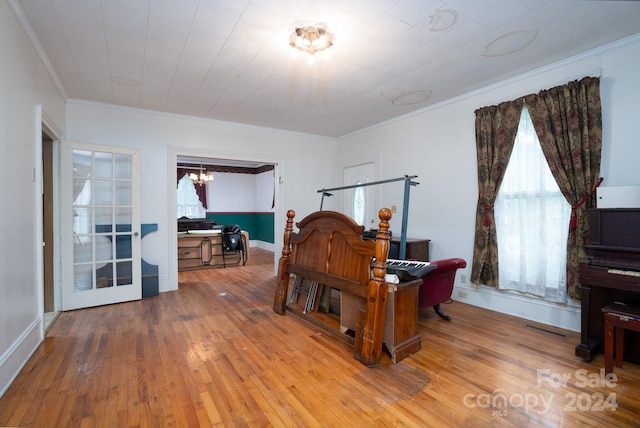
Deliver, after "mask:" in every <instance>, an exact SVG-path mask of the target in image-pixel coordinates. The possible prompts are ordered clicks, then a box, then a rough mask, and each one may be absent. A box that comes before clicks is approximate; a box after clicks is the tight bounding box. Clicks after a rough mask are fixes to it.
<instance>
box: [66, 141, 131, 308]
mask: <svg viewBox="0 0 640 428" xmlns="http://www.w3.org/2000/svg"><path fill="white" fill-rule="evenodd" d="M139 171H140V154H139V151H137V150H131V149H124V148H115V147H110V146H96V145H89V144H78V143H67V144H65V145H64V149H63V150H62V155H61V184H62V185H61V187H62V189H61V199H62V207H61V222H62V225H61V230H62V248H63V251H62V253H63V254H62V264H63V265H62V275H63V281H62V284H63V285H62V309H63V310H65V311H66V310H72V309H78V308H86V307H91V306H99V305H106V304H111V303H118V302H125V301H130V300H137V299H140V298H142V279H141V255H140V241H141V236H140V208H139V201H140V172H139Z"/></svg>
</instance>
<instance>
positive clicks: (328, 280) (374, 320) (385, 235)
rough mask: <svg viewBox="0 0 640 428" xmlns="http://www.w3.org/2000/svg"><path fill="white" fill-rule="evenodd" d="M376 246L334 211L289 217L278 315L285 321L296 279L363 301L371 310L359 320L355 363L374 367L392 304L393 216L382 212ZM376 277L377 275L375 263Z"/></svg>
mask: <svg viewBox="0 0 640 428" xmlns="http://www.w3.org/2000/svg"><path fill="white" fill-rule="evenodd" d="M378 216H379V218H380V224H379V227H378V235H377V236H376V240H375V241H364V240H363V239H362V232H363V231H364V227H363V226H360V225H358V224H357V223H355V222H354V221H353V220H352V219H351V218H349V217H347V216H345V215H344V214H341V213H338V212H335V211H317V212H315V213H312V214H310V215H308V216H307V217H305V218H304V219H303V220H301V221H300V222H298V223H296V226H297V227H298V232H294V228H293V223H294V221H293V218H294V217H295V212H294V211H293V210H289V211H287V222H286V226H285V230H284V243H283V247H282V256H281V257H280V261H279V264H278V275H277V277H276V291H275V297H274V303H273V310H274V311H275V312H276V313H278V314H280V315H284V313H285V309H286V308H287V298H288V296H289V292H290V289H289V283H290V280H291V276H292V275H294V276H296V277H300V278H305V279H306V280H310V281H312V282H314V283H316V284H321V285H323V286H327V287H331V288H334V289H338V290H340V291H341V292H342V293H348V294H352V295H356V296H361V297H364V298H365V299H366V309H365V310H364V312H363V313H360V314H358V315H357V316H358V320H359V322H358V323H357V325H356V331H355V337H354V350H353V354H354V357H355V358H357V359H358V360H359V361H361V362H362V363H364V364H365V365H367V366H369V367H371V366H375V365H378V364H379V363H380V358H381V356H382V349H383V347H382V342H383V334H384V322H385V312H386V302H387V289H388V287H387V283H386V282H385V280H384V277H385V274H386V260H387V254H388V252H389V220H390V219H391V210H389V209H388V208H382V209H381V210H380V211H379V213H378ZM374 258H375V262H374V263H373V274H372V261H373V259H374Z"/></svg>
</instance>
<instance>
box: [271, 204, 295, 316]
mask: <svg viewBox="0 0 640 428" xmlns="http://www.w3.org/2000/svg"><path fill="white" fill-rule="evenodd" d="M295 215H296V212H295V211H294V210H289V211H287V224H286V226H285V228H284V240H283V242H284V243H283V245H282V256H280V262H279V263H278V276H277V277H276V295H275V298H274V301H273V310H274V311H275V312H276V313H278V314H280V315H284V305H285V301H286V300H287V293H288V290H289V272H287V265H288V264H289V257H290V256H291V244H290V243H289V237H290V236H291V232H292V231H293V217H295Z"/></svg>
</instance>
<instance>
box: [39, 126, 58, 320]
mask: <svg viewBox="0 0 640 428" xmlns="http://www.w3.org/2000/svg"><path fill="white" fill-rule="evenodd" d="M53 235H54V232H53V139H52V138H51V137H50V136H49V135H47V134H46V133H45V132H42V268H43V287H44V290H43V296H44V316H43V319H44V330H45V332H46V331H47V330H48V329H49V327H51V325H52V324H53V322H54V321H55V319H56V318H57V316H58V314H59V313H60V312H59V311H57V310H56V305H55V292H54V283H55V281H54V262H53V257H54V250H53V249H54V240H53Z"/></svg>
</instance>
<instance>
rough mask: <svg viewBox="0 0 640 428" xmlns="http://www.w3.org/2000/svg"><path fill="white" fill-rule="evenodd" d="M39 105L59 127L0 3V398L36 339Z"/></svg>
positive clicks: (40, 71)
mask: <svg viewBox="0 0 640 428" xmlns="http://www.w3.org/2000/svg"><path fill="white" fill-rule="evenodd" d="M38 105H41V106H42V112H43V113H44V114H45V115H46V117H47V118H48V119H49V121H50V122H51V123H52V124H54V125H56V126H57V127H58V128H59V129H63V126H64V121H65V112H64V102H63V99H62V97H61V96H60V94H59V93H58V91H57V90H56V86H55V85H54V84H53V82H52V81H51V79H50V78H49V77H48V75H47V72H46V69H45V67H44V65H43V64H42V63H41V62H40V60H39V59H38V56H37V55H36V52H35V50H34V49H33V47H32V45H31V44H30V42H29V39H28V38H27V36H26V35H25V33H24V32H23V31H22V28H21V27H20V25H19V23H18V21H17V20H16V17H15V16H14V14H13V12H12V10H11V9H10V7H9V5H8V3H7V2H6V1H5V0H0V200H1V201H2V202H1V204H0V236H1V237H2V239H0V272H1V274H0V275H1V276H0V395H2V394H3V393H4V391H5V390H6V388H7V387H8V386H9V384H10V382H11V380H12V379H13V377H15V376H16V375H17V373H18V371H19V370H20V368H21V367H22V365H23V364H24V363H26V361H27V359H28V358H29V356H30V355H31V353H32V352H33V350H34V349H35V347H36V346H37V345H38V344H39V343H40V341H41V340H42V338H43V327H42V308H43V306H42V304H43V303H42V302H43V300H42V275H41V272H42V269H41V267H40V266H39V264H38V261H40V263H41V260H42V258H41V251H42V246H41V242H42V232H41V229H42V228H41V227H40V228H37V227H34V225H38V224H42V196H41V189H42V187H41V183H40V180H37V179H34V180H32V177H39V176H40V174H41V171H42V167H41V164H42V158H41V156H42V154H41V145H40V141H41V137H40V134H39V132H38V128H39V126H40V122H41V117H40V115H39V114H38V107H37V106H38Z"/></svg>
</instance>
